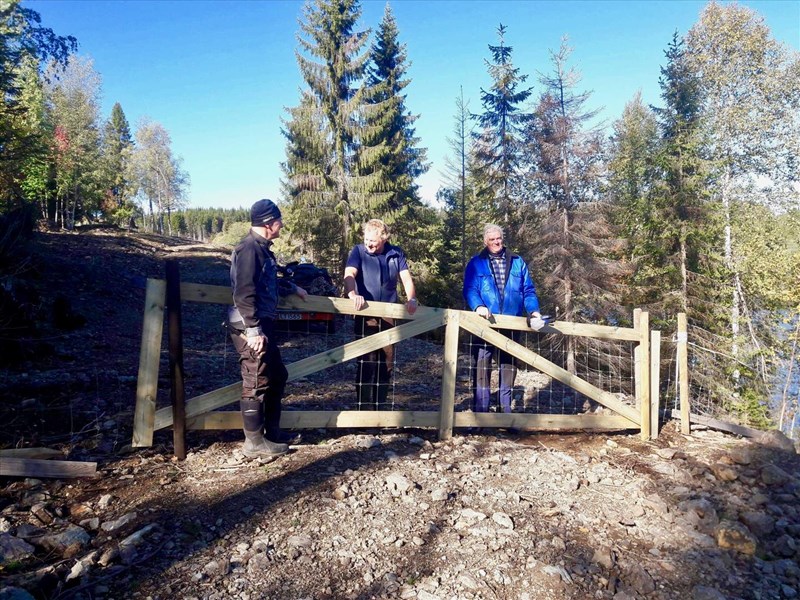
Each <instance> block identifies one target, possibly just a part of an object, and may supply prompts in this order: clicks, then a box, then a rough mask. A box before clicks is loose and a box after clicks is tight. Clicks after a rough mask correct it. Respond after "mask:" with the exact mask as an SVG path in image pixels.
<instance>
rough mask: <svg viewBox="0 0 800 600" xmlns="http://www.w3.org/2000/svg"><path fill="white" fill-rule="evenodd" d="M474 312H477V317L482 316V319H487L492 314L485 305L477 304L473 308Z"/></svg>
mask: <svg viewBox="0 0 800 600" xmlns="http://www.w3.org/2000/svg"><path fill="white" fill-rule="evenodd" d="M475 312H476V313H478V316H479V317H483V318H484V319H488V318H489V317H491V316H492V311H490V310H489V309H488V308H487V307H485V306H479V307H478V308H476V309H475Z"/></svg>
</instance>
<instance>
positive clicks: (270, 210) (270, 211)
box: [250, 198, 281, 225]
mask: <svg viewBox="0 0 800 600" xmlns="http://www.w3.org/2000/svg"><path fill="white" fill-rule="evenodd" d="M280 218H281V209H279V208H278V206H277V205H276V204H275V203H274V202H273V201H272V200H269V199H267V198H264V199H263V200H259V201H258V202H256V203H255V204H253V207H252V208H251V209H250V223H251V224H253V225H266V224H267V223H269V222H271V221H274V220H275V219H280Z"/></svg>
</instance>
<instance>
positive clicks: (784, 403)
mask: <svg viewBox="0 0 800 600" xmlns="http://www.w3.org/2000/svg"><path fill="white" fill-rule="evenodd" d="M798 338H800V315H798V318H797V326H796V327H795V328H794V340H792V351H791V353H790V355H789V368H788V369H787V371H786V382H785V383H784V384H783V394H781V417H780V419H779V420H778V430H780V431H783V419H784V416H785V415H786V411H787V408H788V404H789V386H790V385H791V383H792V371H793V370H794V359H795V356H796V355H797V340H798ZM792 424H794V418H792Z"/></svg>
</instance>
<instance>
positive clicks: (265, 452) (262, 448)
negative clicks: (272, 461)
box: [242, 429, 289, 458]
mask: <svg viewBox="0 0 800 600" xmlns="http://www.w3.org/2000/svg"><path fill="white" fill-rule="evenodd" d="M244 438H245V439H244V445H243V446H242V454H244V455H245V456H246V457H247V458H276V457H278V456H281V455H283V454H286V453H287V452H288V451H289V446H287V445H286V444H276V443H275V442H270V441H269V440H268V439H265V438H264V434H263V433H261V432H260V431H247V430H246V429H245V430H244Z"/></svg>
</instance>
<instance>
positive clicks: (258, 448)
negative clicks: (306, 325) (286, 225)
mask: <svg viewBox="0 0 800 600" xmlns="http://www.w3.org/2000/svg"><path fill="white" fill-rule="evenodd" d="M250 222H251V228H250V233H249V234H248V235H247V237H245V238H244V239H243V240H242V241H241V242H240V243H239V245H238V246H236V248H235V249H234V251H233V255H232V256H231V287H232V288H233V306H232V307H231V309H230V311H229V314H228V321H229V323H230V326H231V328H232V331H231V339H232V340H233V344H234V346H235V347H236V350H237V352H238V353H239V365H240V366H241V371H242V400H241V403H240V406H241V410H242V421H243V424H244V436H245V442H244V447H243V449H242V451H243V453H244V455H245V456H247V457H248V458H273V457H276V456H280V455H281V454H285V453H286V452H287V451H288V450H289V446H288V445H287V444H286V443H284V442H286V441H288V439H291V438H290V437H289V436H288V435H287V434H285V433H283V432H281V430H280V420H281V399H282V398H283V390H284V387H285V386H286V379H287V377H288V373H287V371H286V367H285V366H284V364H283V360H282V359H281V353H280V350H279V349H278V346H277V344H276V343H275V336H274V335H273V332H274V324H275V319H276V318H277V314H278V297H279V296H288V295H289V294H297V295H298V296H300V297H301V298H303V299H305V298H306V296H307V293H306V291H305V290H304V289H303V288H301V287H299V286H297V285H295V284H293V283H290V282H288V281H285V280H283V279H281V280H279V279H278V276H277V274H278V263H277V260H276V259H275V255H274V254H273V253H272V250H271V249H270V246H272V240H274V239H276V238H277V237H279V236H280V232H281V228H282V227H283V221H282V220H281V211H280V209H279V208H278V207H277V206H276V205H275V203H274V202H273V201H272V200H268V199H264V200H259V201H258V202H256V203H255V204H253V207H252V208H251V209H250ZM265 433H266V435H265ZM287 438H288V439H287Z"/></svg>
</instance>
